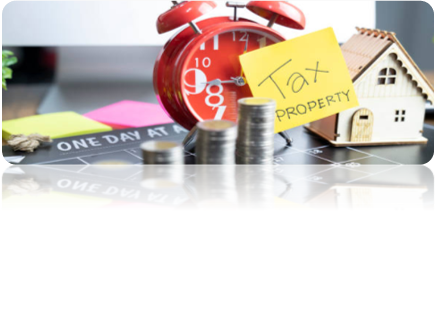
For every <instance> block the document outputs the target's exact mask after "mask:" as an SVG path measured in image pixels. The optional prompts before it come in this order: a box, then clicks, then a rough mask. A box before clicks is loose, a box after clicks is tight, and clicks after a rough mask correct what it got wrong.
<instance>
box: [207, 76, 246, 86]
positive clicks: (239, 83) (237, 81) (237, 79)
mask: <svg viewBox="0 0 436 331" xmlns="http://www.w3.org/2000/svg"><path fill="white" fill-rule="evenodd" d="M231 79H232V80H221V79H214V80H211V81H210V82H206V83H203V84H209V85H221V84H235V85H237V86H244V85H245V84H246V83H245V79H244V78H243V77H231Z"/></svg>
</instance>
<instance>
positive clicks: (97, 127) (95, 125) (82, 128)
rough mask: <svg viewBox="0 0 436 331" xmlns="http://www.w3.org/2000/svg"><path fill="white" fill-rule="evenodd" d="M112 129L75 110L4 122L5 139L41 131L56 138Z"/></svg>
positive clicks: (3, 132)
mask: <svg viewBox="0 0 436 331" xmlns="http://www.w3.org/2000/svg"><path fill="white" fill-rule="evenodd" d="M111 130H112V128H111V127H110V126H107V125H104V124H101V123H99V122H96V121H93V120H91V119H89V118H86V117H84V116H82V115H80V114H77V113H75V112H60V113H52V114H45V115H35V116H29V117H23V118H17V119H14V120H9V121H3V122H2V137H3V139H5V140H7V139H9V136H10V135H11V134H24V135H29V134H32V133H39V134H42V135H46V136H50V137H51V138H52V139H56V138H65V137H71V136H78V135H82V134H90V133H97V132H105V131H111Z"/></svg>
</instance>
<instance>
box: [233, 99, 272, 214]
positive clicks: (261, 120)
mask: <svg viewBox="0 0 436 331" xmlns="http://www.w3.org/2000/svg"><path fill="white" fill-rule="evenodd" d="M238 103H239V123H238V127H239V130H238V131H239V132H238V139H237V144H236V161H237V179H236V182H237V189H238V196H239V209H241V210H253V209H254V210H256V209H258V210H266V209H274V161H273V160H274V136H275V133H274V128H275V125H274V124H275V111H276V102H275V101H274V100H272V99H266V98H247V99H241V100H239V102H238Z"/></svg>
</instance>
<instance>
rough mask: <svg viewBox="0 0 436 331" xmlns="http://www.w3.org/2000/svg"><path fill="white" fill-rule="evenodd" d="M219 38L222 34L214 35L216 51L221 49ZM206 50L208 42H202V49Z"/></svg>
mask: <svg viewBox="0 0 436 331" xmlns="http://www.w3.org/2000/svg"><path fill="white" fill-rule="evenodd" d="M219 38H220V36H219V35H218V34H217V35H216V36H214V37H213V50H214V51H218V50H219V49H220V44H219ZM204 50H206V43H202V44H201V45H200V51H204Z"/></svg>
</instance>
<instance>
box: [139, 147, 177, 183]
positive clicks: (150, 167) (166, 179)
mask: <svg viewBox="0 0 436 331" xmlns="http://www.w3.org/2000/svg"><path fill="white" fill-rule="evenodd" d="M141 150H142V157H143V159H144V171H143V181H142V182H141V186H142V187H144V188H147V189H167V188H168V189H169V188H175V187H179V186H181V185H183V180H184V175H185V159H184V155H185V154H184V150H183V147H182V146H181V145H180V144H178V143H174V142H169V141H149V142H145V143H143V144H142V145H141Z"/></svg>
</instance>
